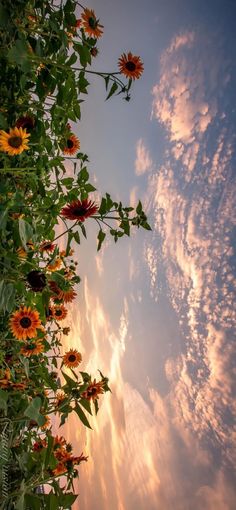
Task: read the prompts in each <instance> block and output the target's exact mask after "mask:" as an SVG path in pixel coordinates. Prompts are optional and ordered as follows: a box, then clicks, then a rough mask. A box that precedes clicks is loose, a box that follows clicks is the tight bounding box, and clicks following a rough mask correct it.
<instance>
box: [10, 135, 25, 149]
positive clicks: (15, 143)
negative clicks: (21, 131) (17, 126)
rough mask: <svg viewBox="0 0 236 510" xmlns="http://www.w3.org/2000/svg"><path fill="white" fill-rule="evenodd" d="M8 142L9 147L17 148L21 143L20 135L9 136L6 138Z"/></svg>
mask: <svg viewBox="0 0 236 510" xmlns="http://www.w3.org/2000/svg"><path fill="white" fill-rule="evenodd" d="M8 143H9V145H10V146H11V147H14V148H15V149H18V148H19V147H20V146H21V144H22V138H21V136H11V137H10V138H9V140H8Z"/></svg>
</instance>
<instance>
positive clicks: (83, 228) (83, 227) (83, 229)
mask: <svg viewBox="0 0 236 510" xmlns="http://www.w3.org/2000/svg"><path fill="white" fill-rule="evenodd" d="M80 228H81V230H82V234H83V236H84V237H85V239H86V238H87V234H86V228H85V226H84V224H83V223H81V224H80Z"/></svg>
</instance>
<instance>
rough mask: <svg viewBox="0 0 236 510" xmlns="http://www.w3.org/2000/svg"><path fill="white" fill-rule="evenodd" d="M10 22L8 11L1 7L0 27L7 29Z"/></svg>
mask: <svg viewBox="0 0 236 510" xmlns="http://www.w3.org/2000/svg"><path fill="white" fill-rule="evenodd" d="M8 20H9V13H8V12H7V10H6V9H5V8H4V7H3V6H2V5H0V26H1V27H4V28H6V25H7V24H8Z"/></svg>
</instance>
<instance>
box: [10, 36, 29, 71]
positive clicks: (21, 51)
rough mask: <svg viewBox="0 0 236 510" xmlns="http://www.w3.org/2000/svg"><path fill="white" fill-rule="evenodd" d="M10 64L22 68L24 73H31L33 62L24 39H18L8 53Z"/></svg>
mask: <svg viewBox="0 0 236 510" xmlns="http://www.w3.org/2000/svg"><path fill="white" fill-rule="evenodd" d="M7 56H8V58H9V60H10V62H13V63H14V64H17V65H18V66H21V67H22V69H23V70H24V71H26V72H27V71H30V70H31V68H32V62H31V60H30V58H29V57H30V54H29V46H28V44H27V42H26V41H25V40H24V39H17V40H16V41H15V44H14V45H13V46H12V47H11V48H10V50H9V51H8V55H7Z"/></svg>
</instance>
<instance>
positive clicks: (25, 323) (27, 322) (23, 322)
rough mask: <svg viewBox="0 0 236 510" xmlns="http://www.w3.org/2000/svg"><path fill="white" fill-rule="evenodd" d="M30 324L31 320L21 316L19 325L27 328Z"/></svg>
mask: <svg viewBox="0 0 236 510" xmlns="http://www.w3.org/2000/svg"><path fill="white" fill-rule="evenodd" d="M31 324H32V321H31V319H30V318H29V317H22V319H21V320H20V325H21V327H22V328H24V329H27V328H29V327H30V326H31Z"/></svg>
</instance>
